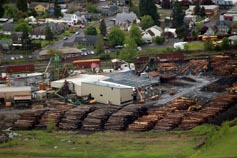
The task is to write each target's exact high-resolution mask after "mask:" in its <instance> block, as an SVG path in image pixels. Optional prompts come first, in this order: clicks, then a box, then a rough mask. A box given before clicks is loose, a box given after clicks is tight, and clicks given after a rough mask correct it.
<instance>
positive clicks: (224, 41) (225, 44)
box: [221, 37, 230, 50]
mask: <svg viewBox="0 0 237 158" xmlns="http://www.w3.org/2000/svg"><path fill="white" fill-rule="evenodd" d="M221 47H222V49H223V50H227V49H229V48H230V43H229V40H228V38H227V37H224V38H223V39H222V43H221Z"/></svg>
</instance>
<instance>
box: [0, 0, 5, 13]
mask: <svg viewBox="0 0 237 158" xmlns="http://www.w3.org/2000/svg"><path fill="white" fill-rule="evenodd" d="M4 4H5V0H1V3H0V17H2V16H3V15H4V8H3V5H4Z"/></svg>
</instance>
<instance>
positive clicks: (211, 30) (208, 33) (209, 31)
mask: <svg viewBox="0 0 237 158" xmlns="http://www.w3.org/2000/svg"><path fill="white" fill-rule="evenodd" d="M215 34H216V29H215V28H214V27H208V29H207V31H206V33H204V35H206V36H213V35H215Z"/></svg>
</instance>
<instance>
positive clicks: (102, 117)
mask: <svg viewBox="0 0 237 158" xmlns="http://www.w3.org/2000/svg"><path fill="white" fill-rule="evenodd" d="M115 111H117V109H115V108H111V107H107V108H101V109H97V110H95V111H93V112H91V113H89V114H88V115H87V117H86V118H85V120H84V121H83V125H82V127H83V129H85V130H89V131H95V130H103V129H104V125H105V122H106V121H107V120H108V118H109V116H110V115H111V114H112V113H114V112H115Z"/></svg>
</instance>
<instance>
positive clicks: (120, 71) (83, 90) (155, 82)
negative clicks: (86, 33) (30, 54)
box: [0, 53, 237, 131]
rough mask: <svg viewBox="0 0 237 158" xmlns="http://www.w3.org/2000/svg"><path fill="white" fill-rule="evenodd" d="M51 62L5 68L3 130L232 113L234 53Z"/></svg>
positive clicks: (236, 86) (164, 124)
mask: <svg viewBox="0 0 237 158" xmlns="http://www.w3.org/2000/svg"><path fill="white" fill-rule="evenodd" d="M57 62H58V61H57V58H54V59H53V58H51V59H50V61H49V63H48V64H47V67H46V70H45V71H44V72H34V65H19V66H17V65H15V66H8V67H7V68H6V72H5V73H2V83H3V84H2V85H1V87H0V103H1V111H0V117H1V120H0V128H1V129H2V130H4V129H7V128H11V129H18V130H22V129H24V130H30V129H46V128H47V126H49V125H51V124H52V123H53V124H54V126H55V127H56V128H57V129H59V130H83V131H98V130H132V131H147V130H152V129H154V130H174V129H183V130H189V129H192V128H194V127H196V126H198V125H201V124H204V123H211V124H212V123H214V124H221V123H222V122H223V121H225V120H229V119H233V118H234V117H235V116H236V114H237V113H236V111H233V110H231V109H233V108H235V107H236V99H237V94H236V92H237V76H236V75H237V56H236V54H234V53H226V54H223V55H216V56H205V57H198V58H189V59H187V58H184V55H183V54H182V53H176V54H162V55H153V56H139V57H137V59H136V62H135V63H126V62H124V61H122V60H120V59H113V60H112V61H111V66H112V67H111V69H104V70H102V69H100V64H101V63H100V60H99V59H91V60H77V61H73V65H74V66H75V68H74V69H70V68H69V67H67V66H60V65H61V63H60V62H58V63H57ZM82 68H89V69H86V70H87V71H85V69H82ZM90 68H91V69H90ZM77 69H78V70H77ZM22 71H24V73H21V72H22ZM26 71H28V72H26Z"/></svg>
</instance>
